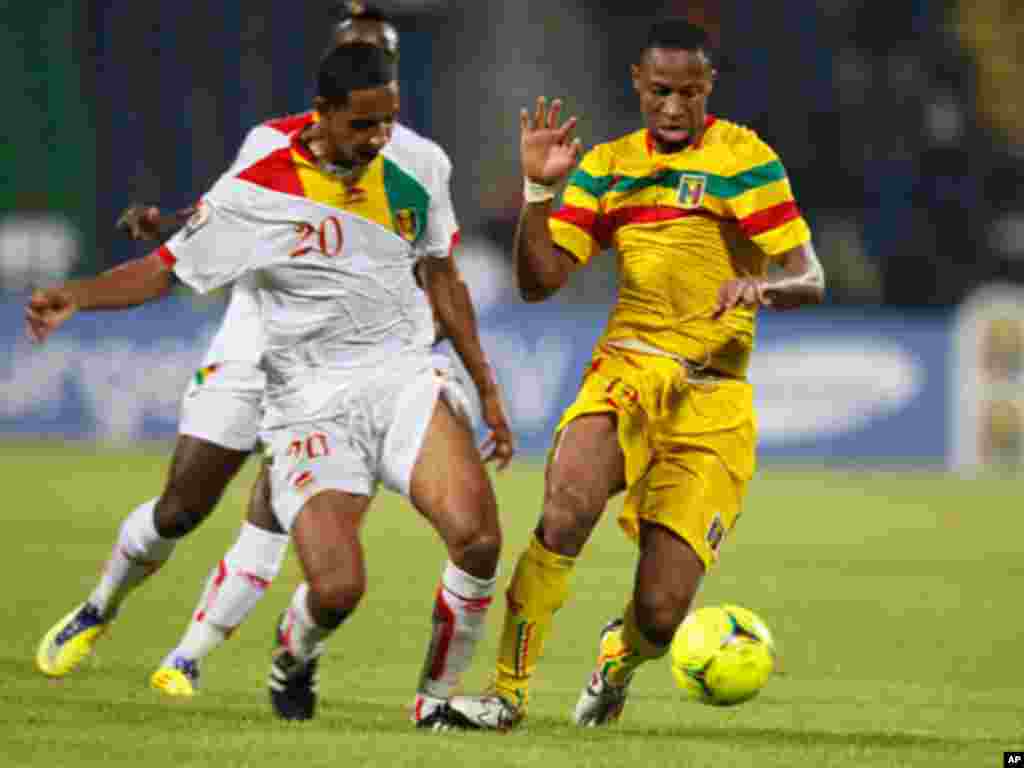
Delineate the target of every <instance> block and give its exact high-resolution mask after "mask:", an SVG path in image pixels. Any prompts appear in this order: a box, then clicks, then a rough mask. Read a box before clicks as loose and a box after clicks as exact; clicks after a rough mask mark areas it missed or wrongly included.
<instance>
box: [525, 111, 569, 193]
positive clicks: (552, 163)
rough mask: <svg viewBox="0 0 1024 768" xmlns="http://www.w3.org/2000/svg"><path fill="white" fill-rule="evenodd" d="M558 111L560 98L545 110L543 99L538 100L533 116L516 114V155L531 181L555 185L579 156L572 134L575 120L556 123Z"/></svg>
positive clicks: (559, 113)
mask: <svg viewBox="0 0 1024 768" xmlns="http://www.w3.org/2000/svg"><path fill="white" fill-rule="evenodd" d="M561 112H562V100H561V99H555V100H554V101H552V102H551V108H550V109H548V106H547V100H546V99H545V98H544V97H543V96H541V97H540V98H538V99H537V106H536V108H535V109H534V112H533V116H532V117H531V116H530V112H529V110H527V109H522V110H520V112H519V127H520V139H519V153H520V158H521V160H522V164H523V176H525V177H526V178H527V179H529V180H530V181H534V182H537V183H538V184H545V185H548V186H550V185H552V184H557V183H558V182H559V181H561V180H562V179H564V178H565V177H566V176H567V175H568V174H569V171H571V170H572V169H573V168H574V167H575V166H576V161H577V160H578V159H579V154H580V140H579V139H578V138H574V137H573V135H572V133H573V130H574V129H575V128H576V118H575V117H570V118H569V119H568V120H566V121H565V122H564V123H561V124H559V116H560V115H561Z"/></svg>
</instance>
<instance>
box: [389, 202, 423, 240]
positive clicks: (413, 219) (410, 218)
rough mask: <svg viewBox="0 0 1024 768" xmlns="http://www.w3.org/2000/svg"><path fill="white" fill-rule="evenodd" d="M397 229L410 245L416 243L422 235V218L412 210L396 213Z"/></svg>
mask: <svg viewBox="0 0 1024 768" xmlns="http://www.w3.org/2000/svg"><path fill="white" fill-rule="evenodd" d="M395 227H396V228H397V229H398V234H399V235H401V236H402V237H403V238H404V239H405V240H408V241H409V242H410V243H412V242H415V241H416V238H417V237H419V234H420V217H419V216H418V215H417V213H416V211H415V210H414V209H412V208H403V209H402V210H400V211H395Z"/></svg>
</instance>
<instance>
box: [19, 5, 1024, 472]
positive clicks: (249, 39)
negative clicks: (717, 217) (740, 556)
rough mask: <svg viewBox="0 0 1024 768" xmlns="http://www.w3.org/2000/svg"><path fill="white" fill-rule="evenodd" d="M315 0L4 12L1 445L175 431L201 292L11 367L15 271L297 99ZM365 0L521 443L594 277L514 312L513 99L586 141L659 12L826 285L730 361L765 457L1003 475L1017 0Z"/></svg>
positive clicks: (584, 316) (89, 265)
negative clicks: (716, 69) (777, 186)
mask: <svg viewBox="0 0 1024 768" xmlns="http://www.w3.org/2000/svg"><path fill="white" fill-rule="evenodd" d="M332 5H335V4H332V3H331V2H326V1H325V2H322V3H321V2H311V3H304V4H302V8H301V11H299V12H297V11H296V7H295V5H294V4H288V3H280V2H272V0H246V2H244V3H243V2H241V0H226V1H225V2H222V3H218V7H217V9H216V11H214V10H212V9H211V6H210V4H209V3H205V2H194V1H193V0H184V1H183V2H175V3H169V2H159V3H146V4H139V3H132V2H127V0H108V1H106V2H98V1H97V2H89V3H78V2H63V3H62V2H38V3H8V4H5V15H6V23H5V24H4V26H3V28H2V29H0V62H2V63H3V66H4V71H5V72H6V73H8V75H9V76H8V78H7V79H8V82H10V83H12V84H13V85H14V87H13V89H12V90H11V93H10V94H9V96H8V104H7V109H8V110H9V111H10V114H11V115H15V116H16V118H14V119H12V120H10V121H9V122H8V127H7V131H6V132H7V135H8V140H7V141H6V142H5V143H4V144H3V149H2V152H3V153H4V154H3V158H2V162H3V167H4V168H5V171H6V173H5V174H4V181H3V183H0V286H2V289H3V301H2V302H0V303H2V306H3V318H4V320H5V322H4V325H3V327H4V328H5V329H6V330H5V331H4V332H3V336H4V344H5V346H6V347H8V348H10V349H11V350H12V353H11V354H8V355H4V359H3V360H0V382H2V383H3V385H4V396H3V398H0V428H2V429H3V430H4V431H5V432H7V433H16V434H31V435H55V436H75V437H95V438H129V439H135V438H139V437H167V436H170V435H173V432H174V422H175V414H176V405H177V398H178V393H179V392H180V390H181V387H182V385H183V383H184V381H185V380H186V378H187V376H188V372H189V370H190V369H191V368H192V367H193V365H194V363H195V362H196V361H198V359H199V356H200V354H201V351H202V350H201V346H202V342H203V340H204V338H205V336H204V334H207V333H209V331H210V330H211V329H212V328H213V327H214V325H215V323H216V321H217V317H218V315H217V311H218V309H219V306H220V302H221V301H222V297H214V298H213V299H203V300H198V299H195V298H194V297H185V298H182V299H180V300H178V301H176V302H173V303H172V304H170V305H167V306H164V307H160V308H156V309H151V310H150V309H147V310H141V311H138V312H136V313H133V314H132V315H129V316H118V317H114V316H105V317H94V318H83V319H82V320H81V321H80V322H78V323H76V324H75V325H74V326H73V327H72V328H70V329H69V333H66V334H64V335H62V336H59V337H58V338H57V339H55V340H54V344H53V345H52V346H51V347H50V348H49V349H48V350H46V351H43V352H31V353H30V352H29V351H28V350H27V348H26V347H25V346H24V345H23V344H22V343H20V342H18V341H17V338H18V329H17V325H18V323H17V315H18V313H19V308H18V305H19V304H20V302H21V301H22V300H23V297H24V291H25V290H26V289H27V287H28V286H30V285H32V284H37V283H39V282H45V281H48V280H53V279H57V278H60V277H62V276H63V275H65V274H91V273H95V272H96V271H98V270H101V269H103V268H106V267H109V266H111V265H114V264H116V263H119V262H121V261H123V260H125V259H128V258H131V257H133V256H136V255H139V254H140V253H141V252H142V249H141V248H140V247H139V246H138V245H137V244H134V243H131V242H127V241H125V240H124V239H122V238H120V237H119V236H118V235H117V233H116V232H115V231H114V227H113V222H114V220H115V218H116V216H117V214H118V213H119V211H120V210H121V209H122V208H123V206H124V205H126V204H127V203H129V202H131V201H147V202H150V201H151V202H158V203H160V204H161V205H163V206H165V207H177V206H184V205H186V204H188V203H189V202H190V201H192V200H194V199H195V198H196V197H197V196H198V195H199V194H201V193H202V191H203V190H204V189H205V188H206V187H207V186H208V185H209V184H210V183H211V182H212V181H213V180H214V179H215V178H216V175H217V174H218V173H219V172H220V171H221V170H222V169H223V168H224V167H225V166H226V164H227V163H228V162H229V161H230V159H231V158H232V156H233V154H234V152H235V151H236V149H237V147H238V145H239V143H240V141H241V138H242V137H243V135H244V132H245V131H246V129H247V128H248V127H250V126H252V125H254V124H256V123H257V122H259V121H261V120H263V119H265V118H266V117H268V116H273V115H279V114H282V113H289V112H295V111H299V110H302V109H305V108H307V106H308V104H309V102H310V98H311V95H312V77H311V73H312V72H313V71H314V68H315V64H316V60H317V57H318V56H319V54H320V52H321V50H322V48H323V45H324V42H325V38H326V34H327V29H328V24H329V22H330V14H331V10H332ZM380 6H381V7H382V8H384V9H385V10H387V11H389V12H393V13H394V14H395V15H396V18H397V19H398V22H399V27H400V30H401V36H402V67H401V69H402V76H403V80H404V91H403V97H404V102H403V118H404V120H405V122H407V123H408V124H409V125H411V126H412V127H414V128H415V129H417V130H419V131H420V132H422V133H424V134H426V135H428V136H431V137H432V138H434V139H436V140H437V141H439V142H440V143H441V144H442V145H443V146H445V147H446V148H447V149H448V151H449V152H450V154H451V156H452V157H453V160H454V164H455V169H456V172H455V177H454V185H455V186H454V193H455V198H456V204H457V209H458V211H459V213H460V216H461V219H462V223H463V227H464V234H465V243H466V247H465V248H464V249H463V254H462V257H461V258H462V260H463V263H464V265H465V269H466V272H467V273H468V275H469V279H470V281H471V283H472V287H473V291H474V294H475V296H476V299H477V303H478V304H479V307H480V312H481V315H482V318H483V325H484V328H485V332H486V339H487V343H488V345H489V346H490V347H491V349H492V350H493V354H494V355H495V356H496V360H497V362H498V366H499V368H500V369H501V372H502V375H503V376H504V377H505V384H506V387H507V388H508V390H509V396H510V399H511V400H512V404H511V406H512V409H513V412H514V415H515V417H516V422H517V425H518V428H519V429H520V431H521V432H523V434H524V441H523V446H524V449H525V450H526V452H529V453H542V452H543V450H544V444H545V440H546V435H547V432H548V429H549V427H550V425H551V424H552V422H553V420H554V419H555V418H556V416H557V413H558V409H559V407H560V406H561V405H562V404H564V403H565V402H566V401H567V398H568V397H569V395H570V394H571V390H572V388H573V386H574V385H575V383H576V381H577V377H578V372H579V371H580V367H581V364H582V361H583V360H584V359H585V357H586V354H587V347H588V345H589V343H590V341H591V340H592V338H593V336H594V334H596V332H597V330H598V329H599V328H600V326H601V324H602V323H603V321H604V317H605V308H606V307H607V305H608V302H609V301H610V300H611V299H612V297H613V296H614V290H615V286H614V275H613V267H614V264H613V259H610V258H608V259H604V260H602V261H600V262H598V263H596V264H594V265H593V266H591V267H590V268H588V269H587V270H585V271H583V272H581V273H580V274H579V275H577V279H576V280H574V281H573V283H572V284H571V285H570V287H569V288H568V289H567V290H566V291H565V294H564V295H563V296H560V297H559V298H558V299H557V301H556V302H554V303H552V304H551V305H550V306H548V307H543V308H539V309H535V308H530V309H527V308H525V307H524V306H523V305H522V304H520V303H519V302H518V301H517V300H516V298H515V294H514V288H513V281H512V279H511V276H510V274H509V272H508V266H509V258H510V256H509V251H510V242H511V237H512V231H513V227H514V221H515V217H516V213H517V210H518V205H519V195H520V179H519V173H518V163H517V122H516V114H517V110H518V108H519V106H520V105H523V104H527V103H530V102H531V100H532V98H533V97H534V96H535V95H537V94H546V95H548V96H552V97H553V96H556V95H557V96H562V97H564V98H565V99H566V101H567V102H568V109H569V111H570V112H571V113H573V114H578V115H579V116H580V118H581V123H580V134H581V135H582V137H583V139H584V141H585V142H586V144H587V145H588V146H590V145H593V144H594V143H596V142H599V141H602V140H605V139H607V138H610V137H613V136H615V135H618V134H620V133H622V132H625V131H627V130H629V129H631V128H633V127H634V126H636V125H637V108H636V100H635V97H634V95H633V94H632V91H631V85H630V81H629V78H628V65H629V63H630V62H631V60H632V57H633V55H634V52H635V50H636V47H637V44H638V42H639V40H640V39H641V37H642V35H643V33H644V31H645V29H646V25H647V21H648V19H649V18H651V17H652V16H653V15H656V14H663V13H671V14H683V15H688V16H689V17H690V18H691V19H692V20H695V21H698V22H701V23H703V24H705V25H706V26H707V27H708V28H709V29H710V31H711V32H712V34H713V36H714V39H715V40H716V41H717V43H718V45H719V48H720V62H721V64H720V69H721V78H720V81H719V85H718V88H717V90H716V93H715V94H714V95H713V100H712V105H711V106H712V110H713V111H714V112H716V113H718V114H721V115H724V116H727V117H730V118H732V119H735V120H737V121H740V122H743V123H746V124H749V125H751V126H753V127H754V128H755V129H756V130H758V131H759V132H760V133H761V135H762V136H764V137H765V138H766V139H767V140H768V141H769V142H770V143H771V144H773V145H774V146H775V147H776V148H777V149H778V151H779V153H780V155H781V157H782V158H783V161H784V162H785V164H786V165H787V167H788V169H789V173H790V176H791V179H792V182H793V185H794V187H795V190H796V193H797V197H798V200H799V202H800V203H801V205H802V207H803V209H804V211H805V213H806V215H807V217H808V219H809V220H810V222H811V224H812V226H813V229H814V232H815V238H816V243H817V246H818V251H819V253H820V255H821V258H822V260H823V261H824V262H825V265H826V268H827V271H828V277H829V306H828V307H827V308H825V309H822V310H820V311H815V312H804V313H798V314H796V315H793V316H766V317H765V319H764V323H763V329H762V336H761V342H760V347H761V353H760V354H759V355H757V356H755V358H756V362H755V368H754V372H753V379H754V381H755V383H757V384H758V387H759V390H760V403H761V412H762V424H763V451H762V455H763V456H764V458H765V459H772V458H780V459H781V458H796V459H799V460H801V461H803V462H808V461H810V462H818V461H821V460H827V461H833V462H841V463H855V464H856V463H866V464H874V465H879V464H885V463H890V462H892V461H896V462H898V463H911V464H915V465H922V464H923V465H930V466H939V465H944V466H946V465H954V464H957V465H961V466H968V467H969V466H974V465H976V464H979V463H996V464H999V465H1000V466H1003V467H1005V466H1011V467H1019V466H1020V465H1021V463H1022V461H1024V458H1022V456H1024V439H1022V437H1021V434H1022V430H1024V400H1022V398H1024V389H1022V387H1024V385H1022V370H1024V309H1022V299H1021V297H1020V291H1021V285H1022V283H1024V114H1022V112H1021V110H1022V103H1024V95H1022V94H1024V91H1022V90H1021V89H1020V87H1019V83H1018V82H1017V73H1018V72H1019V71H1020V70H1021V63H1022V61H1021V59H1022V58H1024V10H1021V6H1020V5H1019V4H1018V3H1015V2H1012V1H1011V0H970V2H968V1H967V0H946V1H945V2H942V1H938V0H932V1H930V2H929V1H927V0H889V2H885V3H875V2H867V1H866V0H831V1H830V2H819V3H805V2H797V1H796V0H793V1H790V2H778V3H746V2H731V1H730V0H696V1H690V2H686V1H683V0H677V1H675V2H666V1H664V0H662V1H660V2H659V1H653V0H631V1H630V2H619V1H610V2H603V3H590V2H583V1H582V0H562V1H561V2H558V3H551V2H547V0H523V1H522V2H515V3H505V2H473V3H456V2H444V0H418V1H412V0H407V1H406V2H384V3H381V4H380ZM993 286H995V287H993ZM979 291H980V292H981V293H980V294H979ZM972 297H974V300H973V302H972V301H971V298H972ZM767 314H768V313H766V315H767ZM83 345H84V349H83ZM154 367H158V369H159V371H160V372H161V373H162V374H164V375H159V376H154V375H153V374H154ZM154 379H158V380H156V381H154Z"/></svg>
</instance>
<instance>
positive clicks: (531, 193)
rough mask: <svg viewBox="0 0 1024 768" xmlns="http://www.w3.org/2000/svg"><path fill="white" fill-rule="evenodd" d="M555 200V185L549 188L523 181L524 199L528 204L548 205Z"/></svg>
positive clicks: (526, 180)
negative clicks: (548, 202)
mask: <svg viewBox="0 0 1024 768" xmlns="http://www.w3.org/2000/svg"><path fill="white" fill-rule="evenodd" d="M554 198H555V185H554V184H552V185H551V186H548V185H547V184H541V183H539V182H536V181H531V180H530V179H523V199H524V200H525V201H526V202H527V203H546V202H547V201H548V200H553V199H554Z"/></svg>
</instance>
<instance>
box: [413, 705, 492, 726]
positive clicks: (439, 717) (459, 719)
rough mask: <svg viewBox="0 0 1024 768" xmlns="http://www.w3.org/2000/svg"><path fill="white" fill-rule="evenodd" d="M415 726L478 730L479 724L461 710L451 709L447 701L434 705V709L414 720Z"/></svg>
mask: <svg viewBox="0 0 1024 768" xmlns="http://www.w3.org/2000/svg"><path fill="white" fill-rule="evenodd" d="M416 727H417V728H424V729H426V730H428V731H479V730H481V726H479V725H477V724H476V723H474V722H473V721H472V720H470V719H469V718H468V717H466V716H465V715H463V714H462V713H461V712H459V711H457V710H455V709H452V708H451V706H449V704H448V702H445V703H444V704H442V705H440V706H439V707H435V708H434V711H433V712H431V713H430V714H429V715H427V716H426V717H424V718H423V719H422V720H417V721H416Z"/></svg>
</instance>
